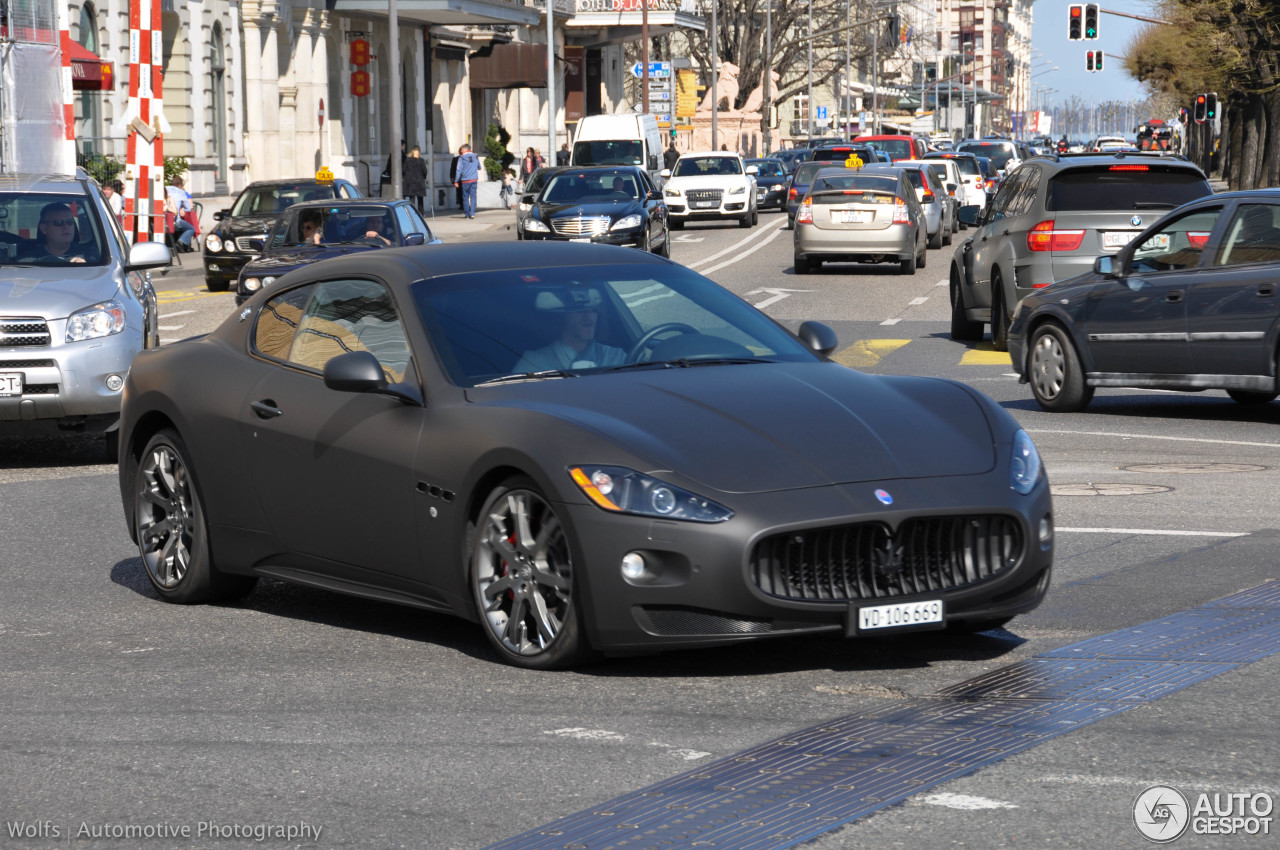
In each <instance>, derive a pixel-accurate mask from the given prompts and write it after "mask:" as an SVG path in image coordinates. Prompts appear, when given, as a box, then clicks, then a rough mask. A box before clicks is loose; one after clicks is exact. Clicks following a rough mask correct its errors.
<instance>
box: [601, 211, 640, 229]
mask: <svg viewBox="0 0 1280 850" xmlns="http://www.w3.org/2000/svg"><path fill="white" fill-rule="evenodd" d="M643 223H644V219H642V218H641V217H640V216H638V215H624V216H623V217H622V218H620V219H618V220H617V221H615V222H614V223H613V226H612V227H610V228H609V229H610V230H628V229H630V228H632V227H639V226H640V225H641V224H643Z"/></svg>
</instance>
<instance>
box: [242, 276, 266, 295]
mask: <svg viewBox="0 0 1280 850" xmlns="http://www.w3.org/2000/svg"><path fill="white" fill-rule="evenodd" d="M244 288H245V291H246V292H257V291H258V290H259V289H261V288H262V281H260V280H258V279H257V278H256V277H246V278H245V279H244Z"/></svg>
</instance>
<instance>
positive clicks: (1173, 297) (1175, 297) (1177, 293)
mask: <svg viewBox="0 0 1280 850" xmlns="http://www.w3.org/2000/svg"><path fill="white" fill-rule="evenodd" d="M1164 300H1165V301H1168V302H1169V303H1170V304H1177V303H1178V302H1179V301H1181V300H1182V290H1181V289H1171V290H1169V292H1168V294H1167V295H1165V297H1164Z"/></svg>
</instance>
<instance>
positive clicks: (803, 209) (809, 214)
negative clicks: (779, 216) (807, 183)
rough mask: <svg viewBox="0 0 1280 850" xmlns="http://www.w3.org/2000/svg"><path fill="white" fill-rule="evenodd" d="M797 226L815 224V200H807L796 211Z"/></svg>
mask: <svg viewBox="0 0 1280 850" xmlns="http://www.w3.org/2000/svg"><path fill="white" fill-rule="evenodd" d="M796 224H813V198H805V199H804V203H803V204H801V205H800V209H798V210H796Z"/></svg>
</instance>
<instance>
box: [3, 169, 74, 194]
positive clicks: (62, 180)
mask: <svg viewBox="0 0 1280 850" xmlns="http://www.w3.org/2000/svg"><path fill="white" fill-rule="evenodd" d="M0 191H4V192H50V193H56V194H66V195H76V194H79V195H83V194H84V183H83V182H82V178H80V177H79V176H76V175H73V174H43V173H36V172H14V171H10V172H4V173H0Z"/></svg>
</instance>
